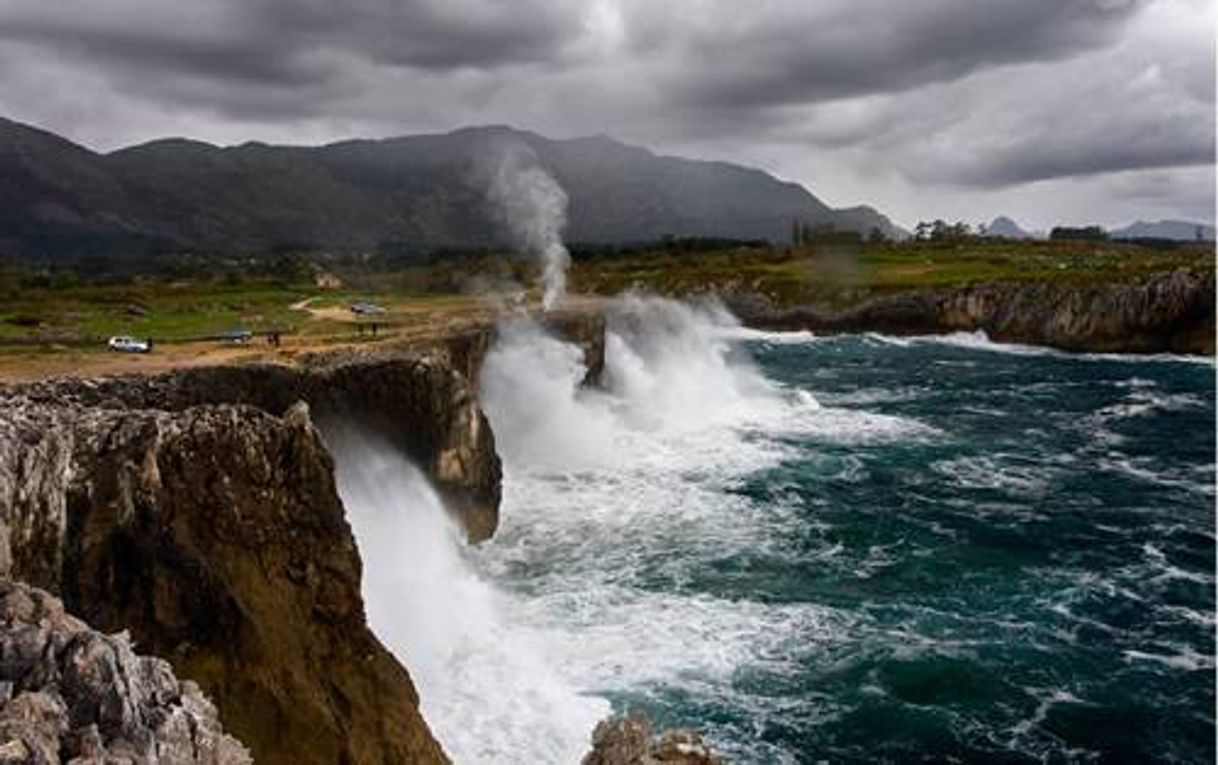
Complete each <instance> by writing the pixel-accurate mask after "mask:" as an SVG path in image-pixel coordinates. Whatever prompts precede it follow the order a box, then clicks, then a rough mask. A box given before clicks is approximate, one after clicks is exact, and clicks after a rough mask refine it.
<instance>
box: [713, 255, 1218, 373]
mask: <svg viewBox="0 0 1218 765" xmlns="http://www.w3.org/2000/svg"><path fill="white" fill-rule="evenodd" d="M729 304H730V305H731V307H732V309H733V310H734V311H735V312H736V314H737V315H738V316H740V318H741V320H742V321H744V322H745V323H746V324H748V325H750V326H755V327H759V328H765V329H808V330H812V331H813V332H829V333H836V332H885V333H889V334H901V335H909V334H936V333H944V332H959V331H964V332H973V331H976V330H983V331H984V332H986V334H987V335H988V336H989V337H990V338H991V339H993V340H997V341H1001V342H1015V343H1028V344H1033V345H1045V346H1050V347H1054V348H1061V349H1064V350H1069V351H1093V352H1119V353H1156V352H1174V353H1193V354H1206V355H1212V354H1213V353H1214V329H1215V328H1214V279H1213V275H1212V274H1205V273H1194V272H1190V271H1186V270H1178V271H1174V272H1171V273H1164V274H1159V275H1156V276H1154V277H1151V278H1149V279H1147V280H1146V281H1144V282H1140V283H1139V282H1131V283H1127V284H1109V285H1080V286H1073V285H1059V284H1035V283H1032V284H1014V283H1008V284H986V285H977V286H972V287H963V288H959V289H942V290H931V289H927V290H916V291H910V292H902V293H898V294H895V295H889V296H886V297H881V298H875V299H872V300H869V301H867V302H864V303H862V304H861V305H859V306H856V307H854V308H852V309H850V310H847V311H842V312H832V311H824V310H819V309H817V308H815V307H808V306H802V307H795V308H790V309H785V310H779V309H775V308H774V307H773V306H772V305H769V304H768V303H767V302H766V301H765V300H763V299H757V298H755V297H752V296H736V297H735V298H733V299H731V300H729Z"/></svg>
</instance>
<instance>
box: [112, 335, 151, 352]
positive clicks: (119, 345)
mask: <svg viewBox="0 0 1218 765" xmlns="http://www.w3.org/2000/svg"><path fill="white" fill-rule="evenodd" d="M106 347H107V348H109V349H110V350H112V351H118V352H119V353H148V352H149V351H151V350H152V341H151V340H140V339H138V338H134V337H131V336H130V335H115V336H114V337H112V338H110V339H109V340H107V341H106Z"/></svg>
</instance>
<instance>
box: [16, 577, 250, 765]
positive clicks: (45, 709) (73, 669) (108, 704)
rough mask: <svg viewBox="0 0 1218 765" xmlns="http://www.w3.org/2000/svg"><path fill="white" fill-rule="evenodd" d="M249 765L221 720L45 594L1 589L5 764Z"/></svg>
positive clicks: (163, 668) (156, 664) (188, 689)
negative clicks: (160, 764) (224, 729)
mask: <svg viewBox="0 0 1218 765" xmlns="http://www.w3.org/2000/svg"><path fill="white" fill-rule="evenodd" d="M61 761H67V762H73V763H87V762H88V763H91V762H97V763H103V762H130V763H160V762H164V763H182V764H183V765H187V764H190V765H249V763H250V762H251V760H250V756H249V753H248V752H247V751H246V750H245V747H243V746H242V745H241V744H240V743H239V742H238V741H237V740H236V739H234V738H232V737H231V736H228V735H226V734H225V733H224V731H223V730H222V728H221V726H220V722H219V720H218V719H217V718H216V710H215V708H214V707H213V706H212V705H211V702H209V701H208V700H207V699H206V698H205V697H204V696H203V694H202V692H200V690H199V687H198V686H197V685H196V684H195V683H193V682H191V681H189V680H188V681H185V682H179V681H178V679H177V678H176V677H174V674H173V670H172V669H171V668H170V666H169V664H168V663H167V662H165V661H162V660H160V659H156V658H150V657H147V656H137V655H136V654H135V653H134V652H133V651H132V649H131V646H130V644H129V643H128V642H127V640H126V639H124V637H123V636H121V635H120V636H108V635H103V634H101V633H98V632H96V631H94V630H92V629H90V628H89V626H88V625H86V624H85V623H84V622H82V621H80V620H79V619H76V618H74V617H72V616H70V615H68V614H67V613H65V611H64V608H63V604H62V603H61V602H60V601H59V600H58V599H56V598H54V597H52V596H51V595H49V594H48V593H46V592H43V591H42V590H38V589H36V588H33V587H29V586H27V585H23V584H18V583H15V582H11V581H0V762H3V763H53V762H61Z"/></svg>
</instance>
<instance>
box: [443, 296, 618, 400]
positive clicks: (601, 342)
mask: <svg viewBox="0 0 1218 765" xmlns="http://www.w3.org/2000/svg"><path fill="white" fill-rule="evenodd" d="M540 321H541V323H542V325H543V326H544V327H545V328H546V330H547V331H549V332H550V333H552V334H553V335H555V336H556V337H559V338H562V339H563V340H566V341H567V342H569V343H575V344H576V345H578V346H580V347H581V348H583V351H584V365H585V366H586V367H587V369H588V373H587V375H585V377H584V383H585V384H587V385H595V384H597V383H598V382H599V381H600V379H601V374H602V373H603V372H604V370H605V316H604V314H603V313H601V312H599V311H592V310H569V309H568V310H557V311H550V312H548V313H546V314H544V315H543V316H541V317H540ZM497 332H498V330H497V327H496V326H495V325H493V324H486V325H482V326H478V327H472V328H470V329H466V330H463V331H459V332H454V333H452V334H450V335H448V336H446V337H444V338H441V339H439V340H437V341H436V342H435V343H433V344H432V345H431V346H430V348H429V350H430V351H431V352H432V353H433V354H435V355H436V356H438V357H439V358H441V359H443V360H444V362H445V363H446V364H447V365H448V366H450V367H452V368H453V369H455V370H456V371H457V372H459V373H460V374H461V375H462V376H463V377H464V378H465V379H466V380H468V381H469V384H470V387H471V388H473V389H474V390H478V384H479V378H480V370H481V369H482V362H483V360H484V359H485V358H486V354H487V353H489V352H490V349H491V348H492V347H493V346H494V344H495V338H496V336H497Z"/></svg>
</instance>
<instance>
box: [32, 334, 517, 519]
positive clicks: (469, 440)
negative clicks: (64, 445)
mask: <svg viewBox="0 0 1218 765" xmlns="http://www.w3.org/2000/svg"><path fill="white" fill-rule="evenodd" d="M8 391H9V394H10V395H21V396H22V397H23V398H25V399H26V400H29V401H31V402H35V403H42V404H55V405H61V404H72V405H74V406H78V407H94V408H96V407H101V408H105V409H111V410H134V409H144V410H159V411H164V412H178V411H183V410H185V409H188V408H190V407H195V406H201V405H205V404H210V405H217V404H237V405H247V406H250V407H254V408H257V409H259V410H262V411H263V412H266V413H270V414H273V415H282V414H284V413H285V412H287V411H288V409H289V408H290V407H291V406H292V405H293V404H295V403H296V402H298V401H304V402H306V403H308V405H309V407H310V409H311V412H312V417H313V419H314V421H316V422H317V423H318V424H319V425H321V426H322V427H323V429H324V427H325V426H326V425H327V424H329V423H335V422H341V423H344V424H345V425H348V426H354V427H361V428H365V429H367V430H369V431H371V432H373V433H375V434H377V435H378V436H380V437H382V438H383V439H384V440H386V441H387V442H389V443H390V444H392V445H394V446H396V447H397V448H399V449H401V450H402V451H403V452H405V453H406V454H407V455H409V456H410V458H411V459H412V460H414V462H415V463H416V464H418V465H419V466H420V467H421V468H422V469H423V470H424V471H425V472H427V473H428V476H429V478H430V479H431V480H432V482H433V483H434V484H435V486H436V488H437V490H438V491H439V492H440V494H441V496H442V497H443V498H444V500H445V504H446V506H447V507H448V508H449V509H450V510H451V511H452V512H453V513H454V514H455V515H456V517H457V519H458V520H459V521H460V522H461V523H462V525H463V526H464V527H465V528H466V530H467V531H468V533H469V536H470V539H471V540H473V541H480V540H483V539H487V538H489V537H490V536H491V534H492V533H494V530H495V528H496V526H497V525H498V518H499V498H500V476H501V468H500V463H499V457H498V455H497V454H496V453H495V441H494V436H493V435H492V433H491V429H490V427H489V425H488V424H487V421H486V417H485V416H484V415H483V414H482V411H481V410H480V409H479V408H478V404H477V401H476V400H475V398H474V394H473V391H472V390H471V388H470V386H469V384H468V383H467V382H466V380H465V378H464V377H462V376H461V375H460V374H458V373H457V372H455V371H453V369H452V368H451V367H449V366H448V365H446V364H443V363H437V362H435V361H433V360H430V359H427V358H423V357H419V356H416V355H411V354H405V353H379V354H375V355H371V354H364V353H360V352H356V351H349V352H335V353H329V354H324V355H318V356H315V357H313V358H311V359H308V360H306V362H305V363H303V364H301V365H299V366H284V365H278V364H247V365H240V366H215V367H198V368H192V369H182V370H178V371H174V372H169V373H166V374H161V375H150V376H141V375H126V376H118V377H111V378H104V379H98V380H81V379H62V380H53V381H47V382H38V383H28V384H25V385H20V386H12V387H10V388H9V389H8Z"/></svg>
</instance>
